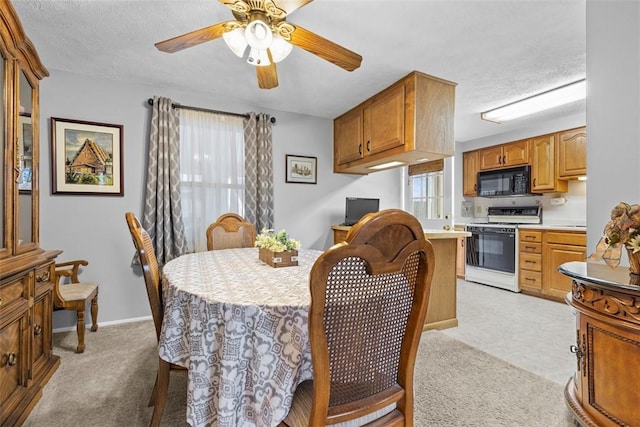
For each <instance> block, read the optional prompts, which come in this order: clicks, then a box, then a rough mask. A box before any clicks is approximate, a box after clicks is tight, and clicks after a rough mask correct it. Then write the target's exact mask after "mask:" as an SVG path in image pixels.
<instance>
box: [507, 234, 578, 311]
mask: <svg viewBox="0 0 640 427" xmlns="http://www.w3.org/2000/svg"><path fill="white" fill-rule="evenodd" d="M519 235H520V239H519V240H520V241H519V257H520V261H519V266H520V267H519V272H518V282H519V283H520V289H521V291H522V292H523V293H525V294H529V295H534V296H540V297H544V298H548V299H552V300H555V301H560V302H562V301H564V298H565V296H566V295H567V292H569V291H570V290H571V280H570V279H569V278H568V277H566V276H564V275H562V274H560V273H559V272H558V267H559V266H560V265H561V264H563V263H565V262H569V261H584V260H585V259H586V250H587V248H586V245H587V234H586V232H584V231H564V230H553V229H546V230H541V229H536V230H531V229H526V228H525V229H520V230H519Z"/></svg>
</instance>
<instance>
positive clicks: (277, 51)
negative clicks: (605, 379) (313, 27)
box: [269, 34, 293, 63]
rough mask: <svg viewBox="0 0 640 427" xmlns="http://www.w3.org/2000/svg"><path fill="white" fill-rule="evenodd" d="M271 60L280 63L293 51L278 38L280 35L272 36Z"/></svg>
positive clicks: (284, 41)
mask: <svg viewBox="0 0 640 427" xmlns="http://www.w3.org/2000/svg"><path fill="white" fill-rule="evenodd" d="M269 50H270V51H271V59H272V60H273V62H276V63H278V62H280V61H282V60H283V59H284V58H286V57H287V56H289V54H290V53H291V51H292V50H293V45H292V44H291V43H289V42H288V41H286V40H285V39H283V38H282V36H280V34H274V35H273V41H272V42H271V47H270V48H269Z"/></svg>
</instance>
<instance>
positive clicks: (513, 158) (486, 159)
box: [478, 139, 529, 170]
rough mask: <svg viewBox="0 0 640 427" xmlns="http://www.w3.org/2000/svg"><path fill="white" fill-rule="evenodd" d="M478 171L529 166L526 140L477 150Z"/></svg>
mask: <svg viewBox="0 0 640 427" xmlns="http://www.w3.org/2000/svg"><path fill="white" fill-rule="evenodd" d="M478 157H479V166H480V170H489V169H497V168H506V167H512V166H519V165H526V164H529V145H528V140H526V139H525V140H522V141H515V142H509V143H508V144H502V145H494V146H491V147H487V148H482V149H480V150H478Z"/></svg>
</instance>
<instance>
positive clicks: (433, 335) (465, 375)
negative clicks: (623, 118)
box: [25, 321, 574, 427]
mask: <svg viewBox="0 0 640 427" xmlns="http://www.w3.org/2000/svg"><path fill="white" fill-rule="evenodd" d="M53 341H54V353H55V354H57V355H59V356H60V357H61V364H60V368H58V370H57V371H56V373H55V374H54V376H53V378H51V380H50V381H49V383H48V384H47V386H46V387H45V389H44V393H43V397H42V399H41V400H40V402H38V404H37V405H36V407H35V408H34V410H33V412H32V413H31V415H30V416H29V418H28V419H27V421H26V423H25V426H32V427H33V426H38V427H40V426H43V427H44V426H47V427H56V426H60V427H62V426H64V427H67V426H84V427H89V426H96V427H109V426H114V427H116V426H117V427H120V426H127V427H128V426H147V425H148V424H149V420H150V419H151V408H148V407H147V403H148V400H149V396H150V393H151V389H152V387H153V382H154V380H155V372H156V367H157V353H156V339H155V332H154V329H153V324H152V322H151V321H145V322H140V323H129V324H124V325H117V326H110V327H101V328H100V329H99V330H98V332H89V331H87V334H86V346H87V348H86V350H85V352H84V353H83V354H76V353H75V352H74V349H75V346H76V334H75V332H65V333H58V334H54V338H53ZM415 395H416V404H415V411H416V413H415V423H414V424H415V426H416V427H423V426H424V427H431V426H436V427H440V426H452V427H454V426H455V427H458V426H479V427H499V426H509V427H512V426H519V427H527V426H530V427H537V426H540V427H553V426H558V427H562V426H573V425H574V424H573V422H572V421H571V418H570V414H569V411H568V409H566V407H565V404H564V400H563V390H562V386H560V385H558V384H556V383H553V382H551V381H548V380H545V379H543V378H541V377H538V376H536V375H534V374H532V373H530V372H528V371H525V370H523V369H520V368H517V367H515V366H513V365H510V364H508V363H506V362H504V361H502V360H500V359H497V358H495V357H493V356H491V355H489V354H487V353H484V352H482V351H480V350H477V349H475V348H473V347H470V346H468V345H466V344H464V343H462V342H460V341H457V340H455V339H453V338H450V337H448V336H446V335H444V334H442V333H440V332H437V331H430V332H425V333H424V334H423V337H422V341H421V344H420V351H419V354H418V359H417V363H416V370H415ZM185 402H186V375H184V374H180V373H172V374H171V382H170V386H169V401H168V403H167V408H166V410H165V413H164V417H163V419H162V425H163V426H178V427H182V426H186V422H185V413H186V412H185Z"/></svg>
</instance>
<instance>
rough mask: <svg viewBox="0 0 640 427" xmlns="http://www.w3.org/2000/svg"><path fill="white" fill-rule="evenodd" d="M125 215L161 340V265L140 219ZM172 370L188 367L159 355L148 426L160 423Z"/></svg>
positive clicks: (158, 336)
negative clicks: (173, 362) (170, 361)
mask: <svg viewBox="0 0 640 427" xmlns="http://www.w3.org/2000/svg"><path fill="white" fill-rule="evenodd" d="M125 218H126V220H127V225H128V226H129V231H130V232H131V237H132V239H133V245H134V246H135V247H136V251H137V252H138V258H139V260H140V265H141V266H142V275H143V276H144V283H145V285H146V287H147V296H148V297H149V305H150V306H151V316H152V317H153V323H154V325H155V328H156V338H157V340H158V341H160V332H161V330H162V319H163V317H164V304H163V299H162V284H161V272H160V267H159V265H158V260H157V258H156V253H155V250H154V249H153V243H152V242H151V237H149V233H147V231H146V230H145V229H144V228H143V227H142V226H141V225H140V221H139V220H138V218H137V217H136V216H135V215H134V214H133V213H132V212H127V213H126V214H125ZM172 370H177V371H184V372H186V371H187V370H186V368H184V367H182V366H178V365H174V364H172V363H169V362H166V361H165V360H163V359H162V358H160V357H159V356H158V373H157V375H156V382H155V384H154V386H153V391H152V393H151V399H150V400H149V406H153V407H154V408H153V415H152V417H151V423H150V425H151V426H159V425H160V420H161V419H162V413H163V412H164V407H165V404H166V401H167V394H168V391H169V376H170V371H172Z"/></svg>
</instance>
